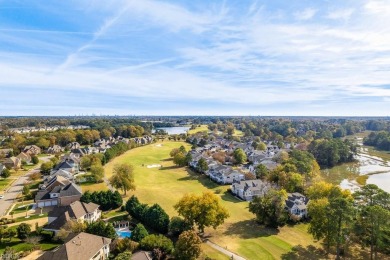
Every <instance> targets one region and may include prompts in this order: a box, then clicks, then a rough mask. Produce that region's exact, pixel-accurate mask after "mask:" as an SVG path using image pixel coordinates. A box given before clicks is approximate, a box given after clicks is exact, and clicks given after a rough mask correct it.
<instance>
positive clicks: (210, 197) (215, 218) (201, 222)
mask: <svg viewBox="0 0 390 260" xmlns="http://www.w3.org/2000/svg"><path fill="white" fill-rule="evenodd" d="M174 208H175V209H176V210H177V212H178V213H179V215H180V216H183V217H184V219H185V220H186V221H187V222H188V223H190V224H192V225H194V224H195V225H197V226H198V228H199V231H200V232H201V233H203V232H204V229H205V227H213V228H214V229H216V228H217V227H218V226H219V225H221V224H223V223H224V221H225V219H226V218H228V217H229V213H228V211H227V209H226V208H225V207H223V206H222V205H221V204H220V201H219V199H218V197H217V196H216V195H215V194H213V193H212V192H210V191H206V192H203V194H202V195H200V196H197V195H195V194H186V195H184V196H183V197H182V198H181V199H180V201H179V202H178V203H177V204H175V205H174Z"/></svg>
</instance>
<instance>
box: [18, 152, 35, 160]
mask: <svg viewBox="0 0 390 260" xmlns="http://www.w3.org/2000/svg"><path fill="white" fill-rule="evenodd" d="M16 157H17V158H18V159H19V160H21V161H22V162H23V161H25V162H26V163H30V162H31V156H30V154H28V153H24V152H21V153H20V154H19V155H18V156H16Z"/></svg>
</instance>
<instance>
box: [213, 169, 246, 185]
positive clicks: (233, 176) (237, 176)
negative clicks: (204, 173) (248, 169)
mask: <svg viewBox="0 0 390 260" xmlns="http://www.w3.org/2000/svg"><path fill="white" fill-rule="evenodd" d="M209 176H210V178H211V179H212V180H213V181H215V182H217V183H220V184H232V183H233V182H234V181H242V180H245V175H244V174H243V173H241V172H239V171H236V170H232V168H231V167H227V166H223V165H221V166H219V167H217V168H216V169H215V170H213V171H211V172H209Z"/></svg>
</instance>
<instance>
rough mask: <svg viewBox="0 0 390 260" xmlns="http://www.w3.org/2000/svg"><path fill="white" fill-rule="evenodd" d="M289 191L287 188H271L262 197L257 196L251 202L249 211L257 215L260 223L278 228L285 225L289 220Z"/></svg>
mask: <svg viewBox="0 0 390 260" xmlns="http://www.w3.org/2000/svg"><path fill="white" fill-rule="evenodd" d="M286 199H287V192H286V191H285V190H283V189H282V190H276V189H271V190H270V191H269V192H267V194H265V195H264V196H262V197H256V198H254V199H253V201H251V202H250V203H249V211H250V212H252V213H253V214H255V215H256V220H257V221H258V222H259V223H260V224H264V225H266V226H269V227H273V228H277V227H279V226H283V225H284V224H285V223H286V221H287V220H288V214H287V211H286V210H285V203H286V202H285V201H286Z"/></svg>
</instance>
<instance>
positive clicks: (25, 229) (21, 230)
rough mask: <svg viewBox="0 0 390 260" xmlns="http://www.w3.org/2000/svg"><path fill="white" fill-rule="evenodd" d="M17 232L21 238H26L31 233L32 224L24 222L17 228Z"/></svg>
mask: <svg viewBox="0 0 390 260" xmlns="http://www.w3.org/2000/svg"><path fill="white" fill-rule="evenodd" d="M16 232H17V235H18V238H19V239H26V238H27V237H28V236H29V235H30V233H31V226H30V225H29V224H26V223H22V224H20V225H19V226H18V227H17V228H16Z"/></svg>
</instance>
